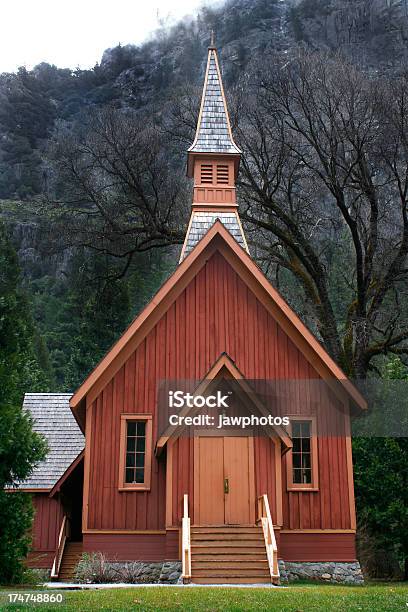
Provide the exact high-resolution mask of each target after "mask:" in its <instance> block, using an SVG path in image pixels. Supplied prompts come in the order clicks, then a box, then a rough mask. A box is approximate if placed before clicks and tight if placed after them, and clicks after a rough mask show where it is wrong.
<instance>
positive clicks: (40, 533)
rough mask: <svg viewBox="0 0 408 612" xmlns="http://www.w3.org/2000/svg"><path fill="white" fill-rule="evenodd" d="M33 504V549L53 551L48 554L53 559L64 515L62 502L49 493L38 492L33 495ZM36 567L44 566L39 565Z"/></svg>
mask: <svg viewBox="0 0 408 612" xmlns="http://www.w3.org/2000/svg"><path fill="white" fill-rule="evenodd" d="M33 505H34V511H35V514H34V522H33V528H32V534H33V540H32V551H33V552H35V553H42V552H44V553H46V552H49V553H52V555H48V556H49V557H50V558H52V559H53V558H54V554H55V549H56V547H57V540H58V534H59V530H60V527H61V521H62V516H63V512H62V507H61V504H60V502H59V500H57V499H55V498H52V499H50V498H49V497H48V493H36V494H34V495H33ZM51 564H52V561H51ZM36 567H43V566H42V565H37V566H36Z"/></svg>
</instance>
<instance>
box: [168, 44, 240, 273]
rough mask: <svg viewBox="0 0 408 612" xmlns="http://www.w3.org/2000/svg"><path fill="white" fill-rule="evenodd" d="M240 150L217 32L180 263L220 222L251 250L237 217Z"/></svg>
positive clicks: (192, 152) (194, 149) (190, 163)
mask: <svg viewBox="0 0 408 612" xmlns="http://www.w3.org/2000/svg"><path fill="white" fill-rule="evenodd" d="M240 158H241V150H240V149H239V148H238V146H237V145H236V144H235V142H234V138H233V136H232V131H231V124H230V120H229V115H228V108H227V102H226V99H225V94H224V88H223V85H222V78H221V70H220V66H219V63H218V57H217V50H216V48H215V46H214V33H213V32H212V33H211V45H210V46H209V47H208V58H207V68H206V71H205V78H204V87H203V94H202V97H201V107H200V114H199V116H198V122H197V130H196V134H195V138H194V142H193V144H192V145H191V147H190V148H189V149H188V159H187V176H189V177H193V178H194V195H193V204H192V212H191V218H190V223H189V226H188V230H187V235H186V238H185V241H184V246H183V249H182V252H181V257H180V261H182V260H183V259H184V257H186V256H187V255H188V253H190V251H192V249H193V248H194V247H195V245H196V244H197V242H199V240H201V238H202V237H203V236H204V234H206V233H207V231H208V230H209V228H210V227H211V226H212V225H213V223H215V221H216V220H217V219H219V220H220V221H221V222H222V223H223V224H224V225H225V227H226V228H227V229H228V230H229V231H230V233H231V234H232V235H233V236H234V238H235V240H236V241H237V242H238V244H240V245H241V246H242V247H243V248H244V249H246V250H248V246H247V243H246V239H245V235H244V232H243V229H242V225H241V221H240V219H239V216H238V206H237V200H236V189H235V181H236V177H237V174H238V169H239V162H240Z"/></svg>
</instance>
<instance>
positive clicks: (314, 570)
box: [279, 559, 364, 585]
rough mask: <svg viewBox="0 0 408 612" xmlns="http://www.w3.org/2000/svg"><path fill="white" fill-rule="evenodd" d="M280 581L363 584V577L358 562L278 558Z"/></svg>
mask: <svg viewBox="0 0 408 612" xmlns="http://www.w3.org/2000/svg"><path fill="white" fill-rule="evenodd" d="M279 572H280V575H281V580H282V582H294V581H296V580H317V581H320V582H332V583H335V584H338V583H343V584H355V585H357V584H363V583H364V577H363V573H362V571H361V567H360V563H359V562H358V561H355V562H354V563H340V562H336V561H322V562H314V563H311V562H300V561H296V562H295V561H283V560H281V559H280V560H279Z"/></svg>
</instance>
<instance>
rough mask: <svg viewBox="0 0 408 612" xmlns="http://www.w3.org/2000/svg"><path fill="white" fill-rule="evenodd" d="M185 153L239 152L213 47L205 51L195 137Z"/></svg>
mask: <svg viewBox="0 0 408 612" xmlns="http://www.w3.org/2000/svg"><path fill="white" fill-rule="evenodd" d="M189 152H190V153H229V154H231V153H232V154H234V153H235V154H240V153H241V150H240V149H239V148H238V147H237V145H236V144H235V142H234V139H233V138H232V133H231V126H230V121H229V117H228V110H227V105H226V103H225V96H224V90H223V86H222V79H221V72H220V67H219V64H218V59H217V51H216V49H215V48H214V47H210V48H209V50H208V61H207V70H206V74H205V81H204V89H203V97H202V100H201V109H200V116H199V120H198V125H197V132H196V135H195V139H194V142H193V144H192V145H191V147H190V148H189Z"/></svg>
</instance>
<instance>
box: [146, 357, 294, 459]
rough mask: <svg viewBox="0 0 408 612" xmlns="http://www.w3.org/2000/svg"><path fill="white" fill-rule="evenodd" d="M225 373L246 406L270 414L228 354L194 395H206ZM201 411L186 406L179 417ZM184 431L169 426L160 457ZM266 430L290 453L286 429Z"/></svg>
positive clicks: (160, 442)
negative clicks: (238, 391) (232, 380)
mask: <svg viewBox="0 0 408 612" xmlns="http://www.w3.org/2000/svg"><path fill="white" fill-rule="evenodd" d="M223 372H225V373H227V374H229V375H230V378H232V379H234V380H235V381H239V384H240V389H239V390H240V393H243V394H244V397H245V403H246V404H247V403H250V404H252V405H253V406H254V407H255V408H256V409H257V410H258V412H259V414H260V416H268V415H269V414H270V412H269V410H268V409H267V408H266V406H264V404H263V403H262V401H261V400H260V399H259V397H258V396H257V394H256V392H255V391H254V389H252V388H251V386H250V384H249V383H248V382H247V381H246V380H245V377H244V376H243V374H242V373H241V372H240V371H239V369H238V368H237V366H236V365H235V363H234V361H233V360H232V359H231V357H230V356H229V355H227V354H226V353H223V354H222V355H220V357H219V358H218V359H217V360H216V362H215V363H214V365H213V366H212V367H211V368H210V370H209V371H208V372H207V374H206V375H205V377H204V378H203V380H202V381H201V383H200V384H199V385H198V386H197V389H196V390H195V392H194V395H203V394H205V392H206V390H207V389H208V388H209V387H210V386H211V383H212V382H213V381H214V380H215V379H218V377H220V376H221V375H222V374H223ZM199 410H200V408H189V407H187V406H186V407H184V408H183V409H182V410H181V411H180V412H179V414H178V416H179V417H181V416H187V415H193V413H194V412H195V413H196V412H198V411H199ZM183 429H184V426H183V425H169V426H168V427H167V429H166V431H164V432H163V434H162V435H161V436H160V438H159V440H158V441H157V444H156V454H157V455H160V453H161V451H162V450H163V448H164V446H165V445H166V444H167V442H168V441H169V440H170V439H176V438H177V437H179V436H180V435H181V433H182V431H183ZM265 429H266V430H267V433H268V435H270V437H275V438H276V437H278V438H280V440H281V442H282V444H283V447H284V450H285V451H288V450H289V449H290V448H292V446H293V445H292V440H291V439H290V436H289V434H288V432H287V431H286V430H285V428H284V427H281V426H273V427H265Z"/></svg>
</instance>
